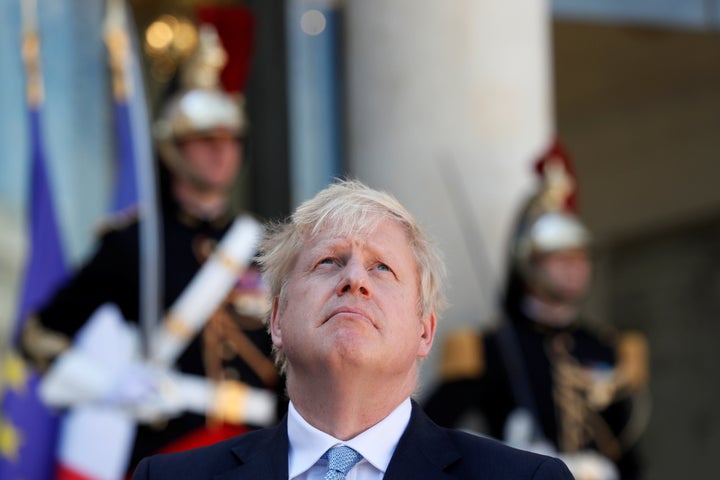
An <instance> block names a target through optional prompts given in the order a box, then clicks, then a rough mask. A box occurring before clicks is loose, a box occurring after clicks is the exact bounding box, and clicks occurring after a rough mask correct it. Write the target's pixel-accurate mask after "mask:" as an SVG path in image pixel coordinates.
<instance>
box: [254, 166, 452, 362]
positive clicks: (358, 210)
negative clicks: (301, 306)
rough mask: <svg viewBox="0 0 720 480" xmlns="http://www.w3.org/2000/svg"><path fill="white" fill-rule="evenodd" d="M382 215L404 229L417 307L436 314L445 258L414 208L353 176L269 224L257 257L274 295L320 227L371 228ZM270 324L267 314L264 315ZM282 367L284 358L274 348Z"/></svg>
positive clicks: (355, 230)
mask: <svg viewBox="0 0 720 480" xmlns="http://www.w3.org/2000/svg"><path fill="white" fill-rule="evenodd" d="M385 219H391V220H394V221H396V222H397V223H398V224H399V225H400V226H401V227H402V228H403V229H404V230H405V232H406V234H407V236H408V239H409V242H410V248H411V250H412V252H413V256H414V258H415V264H416V267H417V270H418V274H419V275H418V276H419V278H420V285H418V288H419V296H418V297H419V298H418V311H419V313H420V314H421V315H423V316H424V315H427V314H429V313H431V312H434V313H435V316H436V317H438V318H439V316H440V314H441V312H442V310H443V309H444V307H445V304H446V300H445V292H444V287H445V277H446V274H445V264H444V262H443V260H442V256H441V254H440V251H439V250H438V249H437V247H436V246H435V245H434V244H433V243H432V241H431V240H430V238H429V237H428V236H427V235H426V234H425V232H424V231H423V230H422V228H421V227H420V225H419V224H418V222H417V221H416V220H415V218H414V217H413V216H412V214H411V213H410V212H409V211H408V210H407V209H406V208H405V207H404V206H403V205H402V204H401V203H400V202H399V201H398V200H397V199H396V198H395V197H394V196H392V195H390V194H388V193H386V192H382V191H378V190H374V189H372V188H370V187H368V186H366V185H364V184H363V183H361V182H359V181H357V180H338V181H337V182H335V183H333V184H331V185H330V186H328V187H327V188H325V189H324V190H322V191H320V192H319V193H318V194H317V195H315V196H314V197H313V198H312V199H310V200H307V201H306V202H304V203H303V204H301V205H300V206H299V207H298V208H297V209H296V210H295V213H294V214H293V215H292V216H291V217H290V218H289V219H288V220H287V221H286V222H283V223H278V224H275V225H271V226H270V228H269V229H268V232H267V234H266V236H265V238H264V240H263V242H262V245H261V253H260V256H259V258H258V261H259V263H260V265H261V267H262V269H263V272H264V278H265V281H266V282H267V283H268V285H269V287H270V294H271V297H272V298H273V299H275V298H277V299H279V300H280V301H282V300H283V296H284V292H285V286H286V284H287V282H288V279H289V278H290V273H291V272H292V269H293V268H294V266H295V262H296V260H297V258H298V255H299V253H300V252H301V251H302V249H303V247H304V245H305V242H307V241H308V240H309V239H310V238H312V237H313V236H314V235H316V234H317V233H318V232H319V231H321V230H323V229H325V228H329V229H331V233H333V234H337V235H346V234H350V233H363V232H365V233H369V232H371V231H372V230H373V229H374V228H375V227H376V226H377V225H378V224H379V223H380V222H382V221H383V220H385ZM266 322H267V324H268V325H269V314H268V317H267V319H266ZM276 361H277V362H278V364H279V365H280V367H281V369H284V368H285V362H286V360H285V358H284V355H283V353H282V352H281V351H277V352H276Z"/></svg>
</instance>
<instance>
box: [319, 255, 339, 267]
mask: <svg viewBox="0 0 720 480" xmlns="http://www.w3.org/2000/svg"><path fill="white" fill-rule="evenodd" d="M333 263H335V259H333V258H331V257H327V258H323V259H322V260H320V261H319V262H318V265H332V264H333Z"/></svg>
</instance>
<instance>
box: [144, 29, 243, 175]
mask: <svg viewBox="0 0 720 480" xmlns="http://www.w3.org/2000/svg"><path fill="white" fill-rule="evenodd" d="M226 62H227V54H226V53H225V50H224V49H223V47H222V45H221V44H220V40H219V37H218V34H217V31H216V30H215V28H214V27H213V26H211V25H208V24H205V25H202V26H201V27H200V31H199V41H198V49H197V51H196V52H195V54H194V55H193V56H192V57H191V58H190V59H189V60H188V62H187V63H186V64H185V66H184V67H183V70H182V74H181V75H182V76H181V87H182V88H181V90H180V92H178V93H177V94H175V95H174V96H172V97H171V98H170V100H169V101H168V102H167V104H166V105H165V107H164V108H163V109H162V110H161V114H160V117H159V118H158V120H157V121H156V122H155V126H154V135H155V139H156V141H157V144H158V149H159V151H160V154H161V155H162V156H163V159H164V160H165V161H167V162H169V163H170V165H171V167H172V166H173V164H174V163H175V162H177V161H178V160H180V159H181V157H180V153H179V151H178V149H177V142H178V141H181V140H186V139H189V138H193V137H202V136H212V135H213V134H214V133H216V132H218V131H222V132H224V133H225V134H227V133H230V134H232V135H235V136H237V137H239V138H240V137H242V136H243V135H244V134H245V133H246V131H247V128H248V121H247V117H246V115H245V110H244V98H243V97H242V95H236V96H233V95H230V94H228V93H226V92H225V91H223V89H222V87H221V85H220V71H221V70H222V68H223V67H224V66H225V63H226Z"/></svg>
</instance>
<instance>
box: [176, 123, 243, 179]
mask: <svg viewBox="0 0 720 480" xmlns="http://www.w3.org/2000/svg"><path fill="white" fill-rule="evenodd" d="M179 148H180V151H181V152H182V155H183V157H184V158H185V162H186V167H187V168H186V172H187V176H188V179H189V180H190V182H191V183H192V184H193V185H195V187H196V188H198V189H201V190H205V191H208V190H209V191H227V190H229V189H230V187H231V186H232V184H233V182H234V181H235V177H236V176H237V173H238V170H239V168H240V164H241V161H242V160H241V149H240V142H239V141H238V140H237V138H236V137H235V136H234V135H233V134H232V133H231V132H229V131H224V130H216V131H214V132H212V133H211V134H208V135H203V136H199V137H193V138H190V139H186V140H183V141H181V142H180V144H179Z"/></svg>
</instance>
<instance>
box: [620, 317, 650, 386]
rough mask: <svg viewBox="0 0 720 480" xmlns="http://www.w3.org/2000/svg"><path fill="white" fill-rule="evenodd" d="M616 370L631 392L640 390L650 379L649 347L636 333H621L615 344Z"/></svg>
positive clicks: (642, 337) (644, 339) (639, 334)
mask: <svg viewBox="0 0 720 480" xmlns="http://www.w3.org/2000/svg"><path fill="white" fill-rule="evenodd" d="M617 355H618V365H617V367H618V369H619V371H620V372H621V375H622V378H623V380H624V381H625V385H626V387H627V388H629V389H630V390H632V391H639V390H642V389H643V388H644V387H645V386H646V385H647V383H648V380H649V379H650V367H649V357H650V347H649V346H648V341H647V338H646V337H645V335H644V334H643V333H641V332H638V331H634V330H633V331H627V332H622V333H621V334H620V335H619V337H618V343H617Z"/></svg>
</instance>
